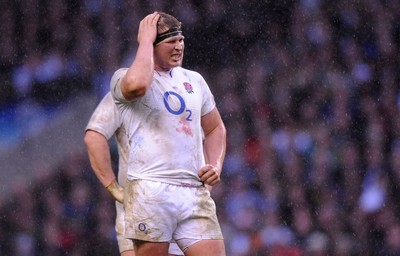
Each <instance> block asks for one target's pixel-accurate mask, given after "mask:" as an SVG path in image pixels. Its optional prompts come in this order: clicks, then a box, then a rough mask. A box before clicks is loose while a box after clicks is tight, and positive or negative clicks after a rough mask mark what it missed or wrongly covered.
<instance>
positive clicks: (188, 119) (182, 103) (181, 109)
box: [164, 91, 192, 121]
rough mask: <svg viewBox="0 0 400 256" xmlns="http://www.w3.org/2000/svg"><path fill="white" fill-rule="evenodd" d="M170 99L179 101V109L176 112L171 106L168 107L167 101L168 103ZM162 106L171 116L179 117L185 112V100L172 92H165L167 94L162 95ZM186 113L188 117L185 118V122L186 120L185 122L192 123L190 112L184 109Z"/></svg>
mask: <svg viewBox="0 0 400 256" xmlns="http://www.w3.org/2000/svg"><path fill="white" fill-rule="evenodd" d="M171 97H175V98H177V99H178V100H179V102H180V107H179V109H178V110H174V109H172V108H171V106H170V105H169V102H168V101H169V99H170V98H171ZM164 105H165V108H166V109H167V110H168V112H169V113H171V114H173V115H180V114H182V113H183V112H184V111H185V109H186V104H185V100H184V99H183V98H182V96H181V95H179V94H177V93H176V92H173V91H167V92H165V93H164ZM186 113H187V114H188V115H187V116H186V120H187V121H192V118H191V116H192V111H191V110H189V109H186Z"/></svg>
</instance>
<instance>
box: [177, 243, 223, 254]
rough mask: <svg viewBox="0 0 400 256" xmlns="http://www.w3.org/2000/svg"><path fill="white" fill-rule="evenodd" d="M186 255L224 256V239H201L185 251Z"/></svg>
mask: <svg viewBox="0 0 400 256" xmlns="http://www.w3.org/2000/svg"><path fill="white" fill-rule="evenodd" d="M185 255H186V256H225V244H224V240H201V241H199V242H197V243H195V244H193V245H191V246H190V247H189V248H187V250H186V251H185Z"/></svg>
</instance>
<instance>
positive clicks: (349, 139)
mask: <svg viewBox="0 0 400 256" xmlns="http://www.w3.org/2000/svg"><path fill="white" fill-rule="evenodd" d="M0 10H1V15H0V24H1V25H0V34H1V37H0V58H1V61H0V65H1V66H0V78H1V83H0V175H1V179H0V181H1V182H0V183H1V184H0V194H1V195H0V255H19V256H28V255H118V248H117V242H116V239H115V231H114V216H115V208H114V202H113V200H112V199H111V197H110V196H109V195H108V194H107V192H106V191H105V189H104V188H102V187H101V185H100V183H99V182H98V181H97V179H96V177H95V176H94V174H93V171H92V169H91V167H90V164H89V161H88V157H87V154H86V151H85V147H84V144H83V141H82V139H83V134H84V128H85V125H86V124H87V122H88V120H89V117H90V114H91V113H92V111H93V110H94V108H95V106H96V104H97V103H98V102H99V101H100V99H101V98H102V96H103V95H104V94H105V93H106V92H107V91H108V90H109V80H110V78H111V76H112V74H113V72H114V71H115V70H116V69H117V68H119V67H128V66H129V65H130V63H131V62H132V61H133V58H134V54H135V52H136V47H137V43H136V35H137V28H138V24H139V21H140V20H141V19H142V18H143V17H144V16H145V15H147V14H148V13H151V12H153V11H154V10H162V11H165V12H167V13H170V14H173V15H175V16H176V17H178V19H180V20H181V21H182V22H183V30H184V35H185V44H186V51H185V60H184V66H185V67H186V68H189V69H193V70H196V71H198V72H200V73H201V74H202V75H203V76H204V77H205V79H206V81H207V82H208V84H209V86H210V88H211V90H212V91H213V93H214V95H215V98H216V101H217V105H218V107H219V109H220V112H221V114H222V117H223V119H224V121H225V124H226V127H227V130H228V149H227V155H226V161H225V165H224V170H223V174H222V183H221V184H220V185H218V186H216V187H214V190H213V192H212V195H213V198H214V199H215V201H216V204H217V209H218V216H219V220H220V222H221V225H222V228H223V232H224V235H225V242H226V248H227V255H229V256H253V255H258V256H264V255H266V256H267V255H278V256H279V255H289V256H290V255H311V256H313V255H400V209H399V208H400V205H399V203H400V187H399V184H400V137H399V132H400V119H399V114H400V112H399V108H400V98H399V96H400V95H399V80H400V79H399V78H400V65H399V64H400V63H399V62H400V56H399V47H400V1H397V0H363V1H360V0H337V1H326V0H298V1H295V0H286V1H273V0H270V1H244V0H236V1H229V0H221V1H217V0H202V1H200V0H186V1H162V0H158V1H144V0H136V1H135V0H132V1H123V0H104V1H96V0H86V1H84V0H82V1H78V0H51V1H50V0H27V1H22V0H12V1H11V0H5V1H1V2H0ZM112 149H113V160H114V164H116V162H117V159H118V156H117V152H116V147H115V142H112Z"/></svg>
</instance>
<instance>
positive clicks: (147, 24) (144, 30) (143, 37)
mask: <svg viewBox="0 0 400 256" xmlns="http://www.w3.org/2000/svg"><path fill="white" fill-rule="evenodd" d="M159 18H160V14H159V13H158V12H153V13H151V14H149V15H147V16H146V17H144V19H143V20H141V21H140V24H139V32H138V39H137V40H138V43H142V42H146V41H147V42H150V43H153V42H154V41H155V40H156V37H157V22H158V20H159Z"/></svg>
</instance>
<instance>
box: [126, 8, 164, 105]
mask: <svg viewBox="0 0 400 256" xmlns="http://www.w3.org/2000/svg"><path fill="white" fill-rule="evenodd" d="M159 18H160V15H159V14H158V13H157V12H154V13H152V14H149V15H147V16H146V17H145V18H144V19H143V20H142V21H141V22H140V25H139V31H138V38H137V39H138V43H139V45H138V49H137V52H136V57H135V60H134V61H133V63H132V65H131V66H130V67H129V69H128V71H127V73H126V75H125V76H124V78H123V79H122V83H121V91H122V94H123V95H124V97H125V99H127V100H133V99H135V98H137V97H141V96H143V95H144V94H145V93H146V91H147V89H148V88H149V86H150V84H151V82H152V80H153V72H154V56H153V43H154V41H155V38H156V36H157V22H158V19H159Z"/></svg>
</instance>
